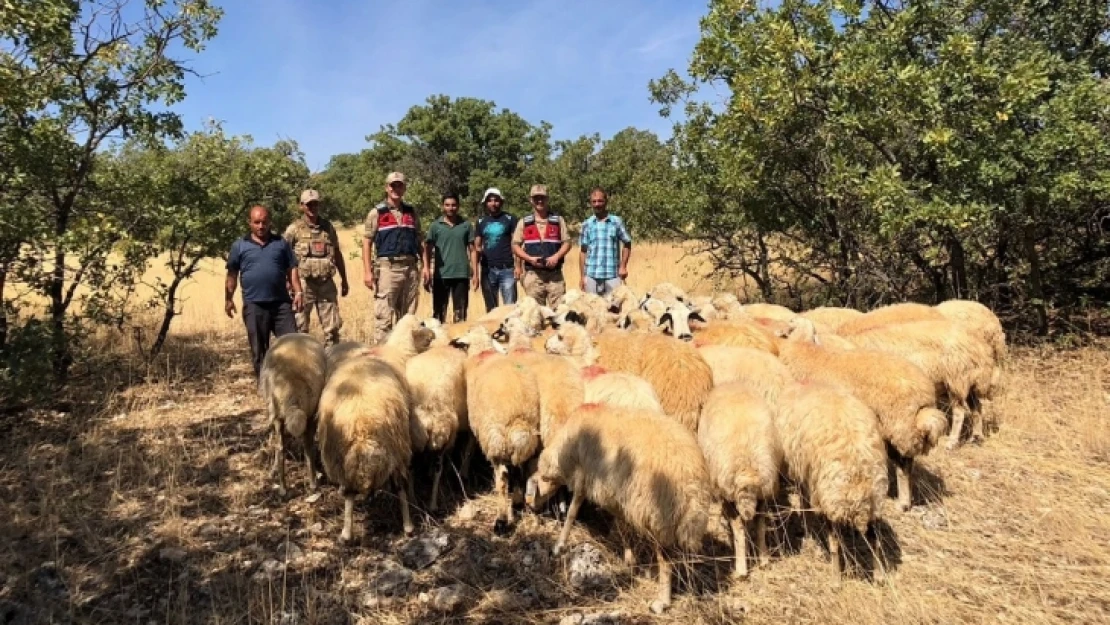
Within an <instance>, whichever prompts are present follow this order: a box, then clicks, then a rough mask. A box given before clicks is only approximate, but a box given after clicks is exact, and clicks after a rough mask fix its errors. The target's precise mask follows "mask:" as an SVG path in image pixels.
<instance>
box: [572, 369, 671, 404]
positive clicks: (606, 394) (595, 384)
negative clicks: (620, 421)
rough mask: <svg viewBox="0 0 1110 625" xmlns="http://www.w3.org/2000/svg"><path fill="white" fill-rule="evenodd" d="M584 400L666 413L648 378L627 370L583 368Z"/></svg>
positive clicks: (590, 402) (585, 401)
mask: <svg viewBox="0 0 1110 625" xmlns="http://www.w3.org/2000/svg"><path fill="white" fill-rule="evenodd" d="M582 381H583V383H584V385H585V386H584V395H583V399H582V403H585V404H606V405H609V406H614V407H617V408H634V409H639V410H650V411H652V412H657V413H659V414H664V412H663V405H662V404H661V403H659V396H658V395H657V394H656V393H655V389H653V388H652V387H651V384H649V383H648V381H647V380H645V379H643V378H641V377H640V376H638V375H633V374H631V373H625V372H623V371H607V370H606V369H605V368H604V367H599V366H597V365H590V366H588V367H584V368H583V369H582Z"/></svg>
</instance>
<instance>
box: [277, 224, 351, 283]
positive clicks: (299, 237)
mask: <svg viewBox="0 0 1110 625" xmlns="http://www.w3.org/2000/svg"><path fill="white" fill-rule="evenodd" d="M283 236H284V238H285V240H286V241H287V242H288V243H289V246H290V247H292V248H293V254H295V255H296V256H297V266H298V268H299V269H300V273H301V277H303V278H305V279H318V280H328V279H331V277H332V276H334V275H335V254H336V251H337V250H338V249H339V237H338V236H337V235H336V234H335V227H334V226H332V225H331V222H330V221H328V220H327V219H324V218H323V217H320V218H319V221H318V222H317V224H316V227H312V226H310V225H309V224H308V222H307V221H305V220H304V218H303V217H302V218H300V219H298V220H296V221H294V222H293V223H291V224H289V227H288V228H286V229H285V234H284V235H283Z"/></svg>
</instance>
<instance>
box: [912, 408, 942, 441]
mask: <svg viewBox="0 0 1110 625" xmlns="http://www.w3.org/2000/svg"><path fill="white" fill-rule="evenodd" d="M914 421H915V422H914V426H915V427H916V428H917V431H918V432H920V433H922V434H923V435H924V438H925V448H924V449H923V450H922V451H928V450H930V449H932V448H933V447H935V446H936V444H937V442H938V441H940V439H941V437H942V436H944V433H945V432H946V431H947V430H948V418H947V417H945V416H944V413H943V412H941V411H940V410H937V409H936V408H935V407H934V406H926V407H925V408H922V409H921V410H918V411H917V418H916V419H915V420H914Z"/></svg>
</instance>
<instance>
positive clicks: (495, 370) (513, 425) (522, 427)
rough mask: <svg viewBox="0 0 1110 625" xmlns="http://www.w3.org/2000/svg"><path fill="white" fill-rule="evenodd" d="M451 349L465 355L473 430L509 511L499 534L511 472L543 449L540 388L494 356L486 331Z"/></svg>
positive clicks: (474, 331) (477, 330) (524, 370)
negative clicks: (463, 351)
mask: <svg viewBox="0 0 1110 625" xmlns="http://www.w3.org/2000/svg"><path fill="white" fill-rule="evenodd" d="M579 327H580V326H579ZM583 331H584V329H583ZM452 344H453V345H454V346H456V347H464V348H466V351H467V360H466V364H465V371H466V403H467V407H468V412H469V418H470V430H471V431H472V432H473V433H474V436H475V438H476V439H477V440H478V446H479V447H480V448H481V450H482V453H484V454H485V456H486V458H488V459H489V461H490V463H491V464H493V468H494V472H493V475H494V490H495V492H496V493H497V494H498V496H500V497H501V498H502V500H503V502H504V503H505V505H506V508H505V509H504V512H505V516H504V517H502V516H501V515H500V514H498V518H497V520H496V522H495V524H494V529H495V531H500V530H501V529H502V528H507V527H509V526H510V525H511V524H512V521H513V502H512V499H511V498H510V496H509V483H508V477H509V467H510V466H515V467H522V466H523V465H524V463H526V462H527V461H528V460H529V459H531V458H532V457H533V456H534V455H535V454H536V451H537V450H538V449H539V445H540V397H539V390H538V383H537V381H536V376H535V374H533V373H532V370H531V369H530V368H528V367H524V366H521V365H520V364H519V363H518V362H515V361H514V360H512V359H510V358H509V357H508V355H506V354H498V353H496V352H494V351H493V350H492V347H493V346H494V341H493V339H492V338H491V337H490V336H489V333H488V332H486V331H485V328H484V327H482V326H475V327H474V328H471V330H470V332H468V333H467V334H466V335H464V336H461V337H459V338H457V339H455V340H454V341H453V342H452Z"/></svg>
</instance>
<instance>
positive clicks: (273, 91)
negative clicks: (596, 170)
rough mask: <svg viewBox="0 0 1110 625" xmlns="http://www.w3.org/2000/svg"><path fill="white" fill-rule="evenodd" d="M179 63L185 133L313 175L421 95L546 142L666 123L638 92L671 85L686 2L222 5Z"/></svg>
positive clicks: (697, 12) (289, 0) (693, 20)
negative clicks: (216, 135) (510, 115)
mask: <svg viewBox="0 0 1110 625" xmlns="http://www.w3.org/2000/svg"><path fill="white" fill-rule="evenodd" d="M218 4H219V5H220V6H221V7H222V8H223V9H224V17H223V19H222V20H221V22H220V25H219V31H220V32H219V34H218V35H217V37H216V38H215V39H213V40H211V41H209V42H208V44H207V47H206V48H205V50H204V51H203V52H202V53H200V54H197V55H194V56H193V58H191V59H190V65H191V66H192V68H193V69H194V70H195V71H197V72H198V73H199V74H201V75H202V77H190V78H189V79H188V81H187V83H186V94H187V96H186V99H185V100H184V101H183V102H181V103H179V104H177V105H175V106H174V110H176V111H177V112H178V113H180V114H181V116H182V119H183V121H184V122H185V124H186V127H187V128H189V129H197V128H200V127H201V126H202V124H203V123H204V122H205V120H207V119H209V118H214V119H217V120H220V121H221V122H222V123H223V127H224V130H225V131H226V132H228V133H230V134H249V135H251V136H252V137H253V138H254V140H255V143H256V144H258V145H270V144H272V143H273V142H274V141H276V140H278V139H283V138H288V139H295V140H296V141H297V143H298V145H300V147H301V149H302V151H304V153H305V156H306V160H307V162H308V166H309V168H310V169H312V170H313V171H319V170H321V169H323V168H324V167H325V166H326V165H327V162H328V160H329V159H330V158H331V157H332V156H333V155H335V154H340V153H344V152H357V151H359V150H361V149H363V148H365V147H367V143H366V139H365V137H366V135H368V134H371V133H373V132H376V131H377V130H378V129H379V128H380V127H381V126H382V125H385V124H388V123H395V122H396V121H398V120H400V119H401V117H403V116H404V114H405V112H406V111H407V110H408V109H409V108H410V107H412V106H413V105H417V104H422V103H423V102H424V101H425V100H426V98H427V97H428V96H430V95H434V94H440V93H442V94H447V95H449V96H451V97H453V98H454V97H464V96H465V97H477V98H483V99H486V100H492V101H493V102H495V103H496V105H497V107H498V108H499V109H500V108H508V109H510V110H512V111H514V112H516V113H518V114H519V115H521V116H522V117H524V118H525V119H526V120H528V121H529V122H531V123H533V124H538V123H539V122H540V121H541V120H543V121H547V122H550V123H551V124H552V126H553V129H552V134H553V136H554V137H555V138H556V139H564V138H575V137H578V136H580V135H582V134H591V133H594V132H597V133H599V134H600V135H601V137H602V138H608V137H611V136H612V135H613V134H615V133H616V132H618V131H619V130H621V129H623V128H626V127H628V126H635V127H637V128H642V129H646V130H651V131H653V132H655V133H656V134H658V135H659V136H660V137H661V138H666V137H669V136H670V134H671V126H672V124H673V121H672V120H668V119H664V118H662V117H660V116H659V113H658V106H657V105H655V104H653V103H651V102H650V101H649V99H648V87H647V85H648V81H649V80H651V79H652V78H658V77H661V76H662V75H663V74H664V73H665V72H666V71H667V70H668V69H671V68H673V69H675V70H677V71H678V72H679V73H680V74H683V75H684V74H685V71H686V68H687V66H688V63H689V58H690V54H691V52H692V50H693V47H694V44H695V43H696V42H697V40H698V35H699V32H698V20H699V18H700V17H701V15H702V14H703V13H705V12H706V10H707V6H708V3H707V2H705V1H699V0H521V1H518V2H512V1H507V0H456V1H453V2H452V1H449V0H438V1H433V0H364V1H361V2H356V1H354V0H224V1H223V2H218Z"/></svg>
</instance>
